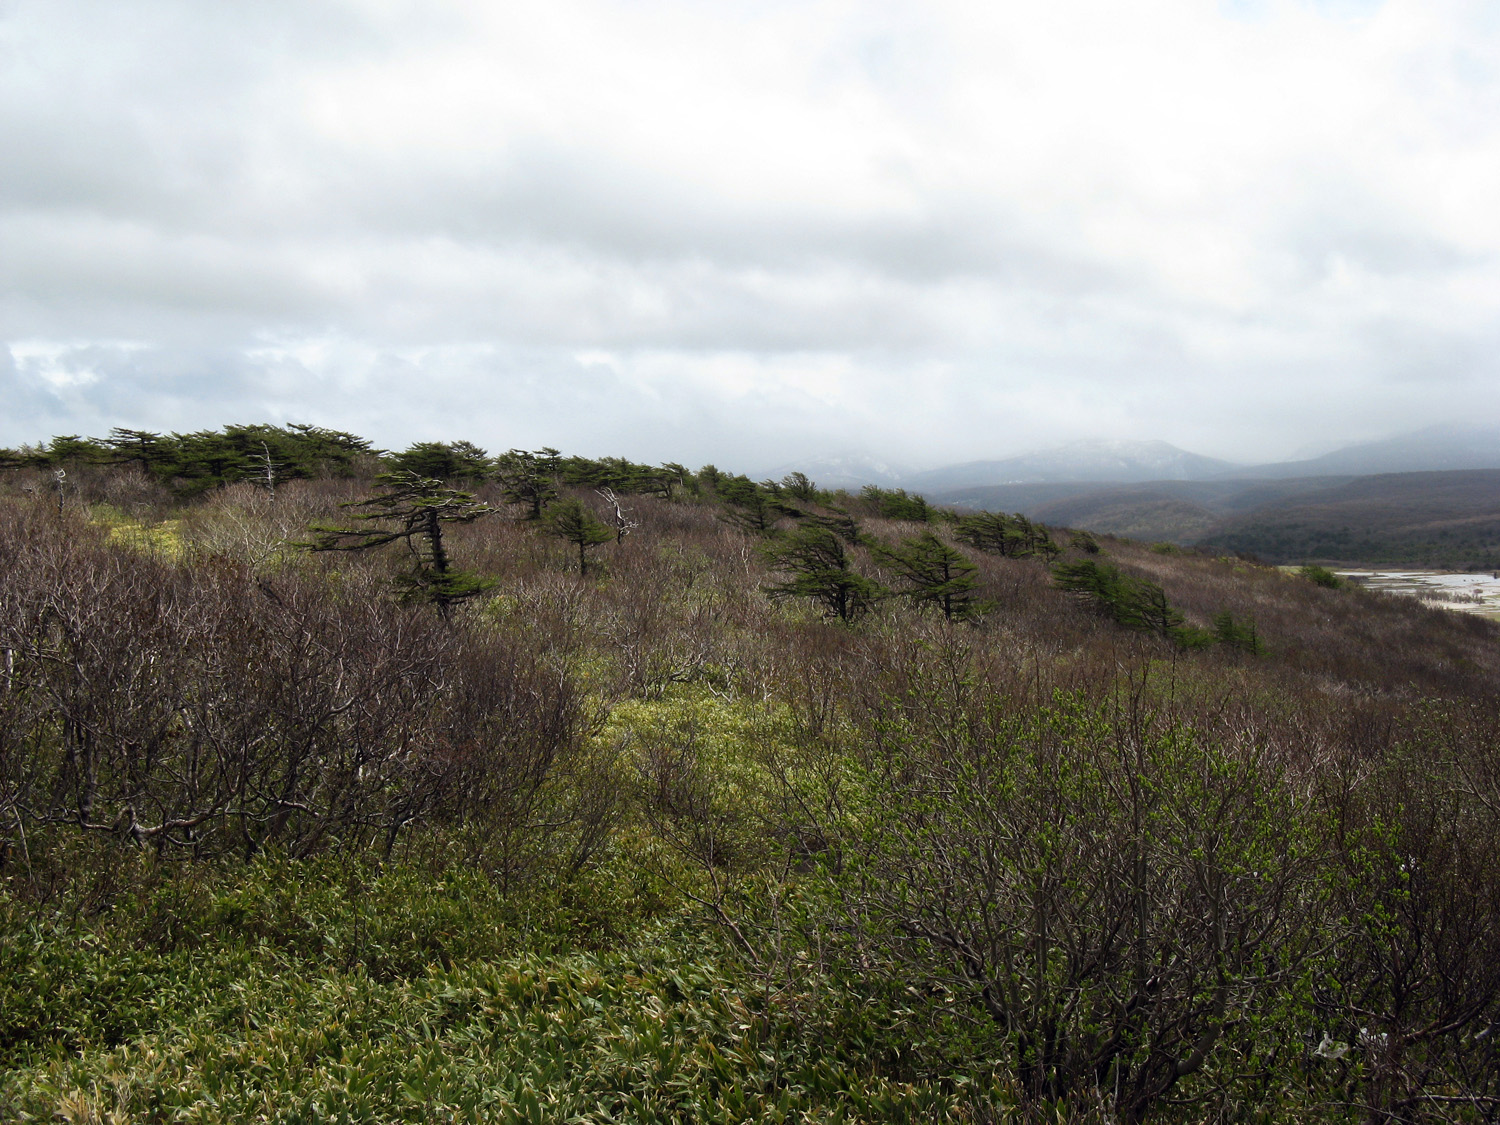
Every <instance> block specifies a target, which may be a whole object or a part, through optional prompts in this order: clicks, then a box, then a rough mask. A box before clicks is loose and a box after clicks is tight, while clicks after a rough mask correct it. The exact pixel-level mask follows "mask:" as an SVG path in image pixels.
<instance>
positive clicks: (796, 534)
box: [763, 524, 886, 622]
mask: <svg viewBox="0 0 1500 1125" xmlns="http://www.w3.org/2000/svg"><path fill="white" fill-rule="evenodd" d="M763 553H764V555H765V557H766V560H767V561H768V562H770V563H771V565H772V566H774V567H776V568H777V569H778V570H781V571H784V572H786V573H787V574H788V575H790V577H788V578H787V579H786V581H784V582H777V583H775V584H773V585H770V586H767V587H766V593H767V594H769V595H770V596H771V597H773V598H811V599H812V600H813V601H815V602H817V603H818V604H819V605H821V606H822V607H823V609H824V611H825V612H826V613H827V615H828V616H829V617H837V618H838V619H839V620H840V621H844V622H852V621H856V620H858V619H859V618H860V617H863V616H864V615H865V614H866V613H868V612H869V611H870V609H871V608H873V607H874V605H875V603H876V602H878V601H879V600H880V599H881V598H882V597H884V596H885V595H886V590H885V589H884V588H883V587H881V586H880V584H879V583H877V582H874V581H872V580H871V579H869V578H866V577H864V576H863V575H861V574H858V573H856V572H855V571H854V569H853V567H852V566H851V565H850V561H849V553H848V551H847V550H846V549H845V546H844V541H843V540H842V539H840V538H839V537H838V536H837V535H836V534H834V533H833V532H832V531H830V530H828V528H826V527H819V526H817V525H816V524H804V525H802V526H801V527H798V528H796V529H795V530H793V531H791V532H790V533H788V534H787V535H784V536H782V537H781V538H779V539H775V540H773V541H772V542H770V543H767V544H766V545H765V547H764V549H763Z"/></svg>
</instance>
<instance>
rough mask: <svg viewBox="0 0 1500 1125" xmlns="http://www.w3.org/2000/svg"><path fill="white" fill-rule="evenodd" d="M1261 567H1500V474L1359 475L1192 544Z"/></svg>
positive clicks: (1261, 509) (1266, 508)
mask: <svg viewBox="0 0 1500 1125" xmlns="http://www.w3.org/2000/svg"><path fill="white" fill-rule="evenodd" d="M1198 542H1199V543H1200V544H1201V545H1203V546H1206V547H1213V548H1220V549H1226V550H1231V551H1239V552H1244V553H1248V554H1254V555H1259V556H1260V557H1261V558H1263V559H1265V560H1267V561H1268V562H1278V563H1279V562H1308V561H1319V562H1336V563H1387V564H1389V563H1404V564H1409V565H1419V566H1439V567H1451V568H1458V569H1471V568H1478V569H1483V570H1493V569H1495V568H1496V567H1500V470H1494V469H1490V470H1478V469H1468V470H1449V471H1442V472H1422V473H1392V474H1383V475H1377V476H1361V477H1357V478H1355V479H1353V480H1350V481H1346V482H1345V483H1342V484H1339V485H1338V486H1337V487H1333V488H1327V489H1324V490H1322V491H1317V492H1305V493H1302V494H1301V495H1296V496H1286V497H1282V498H1281V499H1278V500H1275V501H1272V502H1270V503H1266V504H1262V505H1259V506H1258V507H1255V508H1253V509H1251V510H1250V511H1246V512H1242V513H1240V514H1237V515H1235V516H1233V517H1231V518H1229V519H1227V520H1225V521H1224V522H1223V523H1221V524H1220V525H1219V526H1218V527H1216V528H1214V529H1213V530H1212V531H1210V532H1209V533H1208V534H1207V535H1204V536H1202V537H1201V538H1199V539H1198Z"/></svg>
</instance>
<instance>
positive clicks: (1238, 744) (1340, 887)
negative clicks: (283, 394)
mask: <svg viewBox="0 0 1500 1125" xmlns="http://www.w3.org/2000/svg"><path fill="white" fill-rule="evenodd" d="M382 458H384V459H383V460H382ZM398 465H403V466H406V469H405V470H404V471H402V470H396V469H395V466H398ZM0 467H3V468H4V470H5V471H4V472H0V1061H3V1066H0V1119H3V1120H7V1121H8V1120H20V1121H26V1120H64V1121H110V1120H116V1121H125V1120H168V1119H170V1120H180V1121H205V1122H206V1121H220V1120H265V1121H275V1122H293V1121H312V1120H350V1121H355V1120H358V1121H371V1122H387V1121H413V1122H416V1121H421V1122H426V1121H447V1120H453V1121H491V1120H500V1121H510V1120H526V1121H553V1120H556V1121H577V1122H601V1123H602V1122H606V1121H658V1122H682V1123H687V1122H700V1121H726V1122H727V1121H733V1122H745V1121H812V1122H829V1123H832V1122H838V1121H844V1122H853V1121H882V1122H884V1121H910V1122H954V1123H964V1125H977V1123H998V1122H1013V1123H1015V1125H1035V1123H1037V1122H1042V1121H1045V1122H1049V1123H1068V1125H1085V1123H1089V1125H1101V1123H1103V1122H1142V1121H1151V1122H1157V1121H1160V1122H1169V1123H1174V1125H1188V1123H1197V1122H1205V1121H1225V1122H1228V1121H1242V1122H1272V1121H1319V1122H1323V1121H1330V1122H1348V1123H1350V1125H1352V1123H1354V1122H1382V1123H1386V1122H1424V1123H1425V1122H1434V1123H1436V1122H1475V1123H1478V1122H1485V1121H1493V1120H1494V1119H1495V1113H1496V1108H1497V1106H1500V1054H1497V1051H1500V1043H1497V1040H1500V1030H1497V1029H1500V851H1497V849H1500V704H1497V702H1496V701H1497V700H1500V630H1497V628H1496V626H1495V625H1494V624H1493V623H1492V622H1489V621H1486V620H1484V619H1482V618H1480V617H1477V616H1475V615H1467V614H1457V613H1451V612H1447V611H1443V610H1439V609H1436V608H1432V607H1430V606H1425V605H1422V604H1420V603H1419V602H1417V601H1416V600H1414V599H1407V600H1400V599H1397V598H1394V597H1390V596H1386V595H1380V594H1374V593H1371V594H1368V595H1365V594H1361V596H1358V597H1354V596H1332V595H1330V594H1329V593H1328V592H1327V591H1325V590H1322V589H1318V588H1317V587H1316V586H1315V585H1314V584H1312V583H1310V582H1304V581H1288V580H1287V578H1286V576H1285V575H1283V574H1282V573H1281V572H1279V571H1277V570H1274V569H1271V568H1269V567H1260V566H1256V565H1254V564H1252V563H1248V562H1246V561H1245V560H1236V559H1214V558H1210V557H1207V556H1205V555H1202V554H1199V553H1196V552H1191V551H1181V552H1171V553H1167V552H1157V551H1153V550H1152V549H1151V548H1150V547H1149V546H1147V545H1145V544H1137V543H1132V542H1130V541H1128V540H1120V539H1110V540H1109V541H1108V544H1107V546H1108V555H1107V557H1106V556H1105V555H1104V554H1103V552H1096V551H1093V550H1091V549H1090V546H1089V544H1090V540H1089V539H1088V538H1086V537H1083V536H1072V535H1070V534H1068V533H1066V532H1053V531H1049V530H1048V529H1046V528H1043V527H1040V526H1039V525H1036V524H1034V523H1030V522H1029V521H1026V520H1024V519H1023V518H1021V517H1018V516H1009V515H999V514H993V513H980V514H969V515H965V516H963V517H961V518H954V517H952V516H951V515H939V514H936V513H935V512H934V510H933V509H931V508H930V507H927V506H926V505H925V502H920V498H917V497H912V496H903V495H901V494H899V493H897V492H894V491H890V490H875V491H874V492H873V493H870V494H866V495H864V496H850V495H849V494H847V493H842V492H829V491H827V490H823V489H819V488H817V487H816V486H815V485H814V484H813V483H812V482H811V481H809V480H807V479H806V478H802V477H798V476H796V475H795V474H793V475H789V476H788V477H786V478H784V479H783V480H780V481H771V482H762V483H755V482H752V481H750V480H749V479H748V478H745V477H737V476H734V475H732V474H729V473H726V472H723V471H720V470H718V469H715V468H714V467H713V466H707V467H705V468H704V469H702V470H700V471H699V472H698V473H690V472H689V471H688V470H687V469H686V468H684V467H683V466H681V465H675V464H668V465H663V466H659V467H653V466H647V465H640V464H637V463H634V462H630V461H627V460H625V459H623V458H613V457H609V458H599V459H591V458H581V457H574V456H565V455H564V454H562V453H561V452H559V451H557V450H551V449H542V450H537V451H531V452H528V451H519V450H511V451H510V452H509V453H506V454H502V455H501V456H499V457H496V458H489V457H488V456H486V455H485V454H484V452H483V451H482V450H479V449H478V448H477V447H474V446H467V445H465V444H464V443H451V444H449V443H437V442H434V443H424V444H421V445H418V446H413V447H411V448H410V449H408V450H407V451H405V452H404V453H399V454H395V455H383V454H379V453H378V452H377V451H374V450H371V449H369V447H368V443H365V442H363V441H362V439H358V438H353V437H351V436H350V435H340V434H337V433H335V432H333V431H321V430H314V429H312V428H309V427H286V428H276V427H227V428H226V429H224V430H223V431H205V432H204V433H202V434H197V435H176V434H173V435H159V434H150V433H146V432H144V431H124V430H121V431H116V432H115V434H113V435H112V436H111V438H109V439H108V440H102V441H101V440H95V439H88V438H83V437H78V436H71V437H61V438H57V439H54V440H53V441H52V442H50V443H47V444H45V445H42V446H38V447H28V448H23V449H20V450H15V451H11V452H10V453H8V454H6V455H5V456H4V457H3V458H0ZM381 469H386V470H392V471H391V472H390V473H389V474H388V475H386V476H384V477H380V476H377V473H378V472H379V471H380V470H381ZM413 469H425V470H431V473H430V475H424V473H423V472H420V471H419V472H415V474H414V473H413V472H412V470H413ZM59 470H60V471H61V472H62V474H63V475H62V476H61V477H60V478H59V477H58V476H57V475H56V473H57V472H58V471H59ZM442 477H452V478H454V479H450V480H448V481H446V482H444V480H443V479H441V478H442ZM458 481H465V482H472V483H471V484H468V485H467V487H471V488H472V489H473V491H472V493H460V492H457V491H455V490H454V489H453V488H451V487H450V486H451V485H452V484H455V483H457V482H458ZM60 482H61V486H60V487H59V483H60ZM601 498H602V500H603V502H607V503H609V504H611V506H612V507H613V508H614V510H615V517H614V521H613V522H614V526H613V527H611V526H609V525H607V524H605V523H604V522H603V521H601V520H600V519H599V518H598V517H597V516H596V515H594V512H596V511H603V509H602V508H599V507H598V505H599V503H600V502H601ZM492 507H493V508H495V509H497V512H503V511H506V510H508V512H509V515H510V518H499V516H498V514H497V516H496V518H479V517H480V516H484V515H487V514H489V513H488V509H490V508H492ZM923 512H926V516H924V515H923ZM627 516H628V518H627ZM358 517H370V518H367V519H366V518H358ZM914 523H915V524H916V525H917V526H915V527H914V526H913V524H914ZM315 528H323V529H324V530H322V531H315V530H310V529H315ZM434 529H435V534H434V533H433V532H434ZM624 531H629V534H628V535H627V534H623V532H624ZM549 532H550V533H552V534H553V535H561V537H562V539H563V541H564V543H565V547H559V546H558V545H557V543H556V542H554V541H553V540H552V539H551V537H550V536H549ZM950 533H951V536H952V539H953V541H954V543H956V544H958V546H955V545H953V544H952V543H950V542H949V541H948V538H947V537H948V535H949V534H950ZM309 540H311V541H313V542H317V543H320V545H326V546H327V547H328V548H329V549H328V550H324V551H318V552H309V551H306V550H302V549H299V548H298V546H297V545H298V544H299V543H306V542H308V541H309ZM605 542H609V543H610V546H608V547H607V548H606V550H607V552H608V556H607V557H608V560H609V566H608V567H607V568H604V567H602V566H597V565H596V561H595V556H594V555H593V554H592V553H591V552H593V551H595V550H596V549H597V548H596V544H599V545H602V544H603V543H605ZM1059 543H1067V544H1068V545H1069V553H1068V554H1067V556H1066V557H1065V558H1064V559H1063V561H1061V562H1057V559H1058V556H1060V555H1061V553H1062V548H1061V547H1060V546H1059V545H1058V544H1059ZM1095 545H1096V546H1097V544H1095ZM362 546H367V547H370V548H383V549H370V550H357V549H353V548H357V547H362ZM334 548H349V549H334ZM575 551H576V553H577V555H578V558H577V560H576V564H577V565H574V563H573V562H572V561H570V560H572V559H573V555H574V552H575ZM460 562H461V563H462V566H463V567H465V568H472V572H469V571H464V570H460V569H458V564H459V563H460ZM1054 563H1056V565H1052V564H1054ZM467 573H472V574H483V575H485V576H486V577H485V579H484V583H483V586H484V588H483V589H480V588H479V586H480V584H479V583H478V582H477V580H476V583H475V585H474V586H473V587H472V588H471V587H460V586H458V585H452V586H443V585H442V584H441V581H450V582H453V583H457V582H459V580H460V577H461V576H463V575H465V574H467ZM443 575H447V576H448V577H447V579H443V578H442V576H443ZM877 575H878V576H880V577H882V578H883V579H884V580H886V581H888V582H889V583H890V585H891V586H892V587H895V589H894V590H886V589H884V588H883V587H881V586H880V585H879V584H877V583H876V581H875V580H874V577H873V576H877ZM897 595H901V596H897ZM414 601H415V602H418V603H437V604H438V605H439V608H440V609H442V610H443V611H444V612H443V613H442V614H437V613H434V612H432V607H431V605H429V604H412V603H413V602H414ZM778 603H790V604H778ZM980 606H982V607H983V612H978V607H980ZM809 607H811V608H810V609H809ZM934 609H936V610H937V612H934ZM820 614H821V617H822V618H824V619H823V620H820V619H819V616H820ZM855 622H858V627H856V628H851V627H847V626H849V625H851V624H853V623H855ZM1252 657H1253V658H1252Z"/></svg>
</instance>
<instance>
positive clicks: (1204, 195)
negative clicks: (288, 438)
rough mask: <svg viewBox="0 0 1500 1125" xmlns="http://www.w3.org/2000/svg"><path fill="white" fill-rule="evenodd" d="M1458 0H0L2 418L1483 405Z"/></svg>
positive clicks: (1230, 452) (1471, 35) (737, 416)
mask: <svg viewBox="0 0 1500 1125" xmlns="http://www.w3.org/2000/svg"><path fill="white" fill-rule="evenodd" d="M1497 62H1500V26H1497V21H1496V20H1495V19H1494V18H1493V17H1492V16H1491V15H1489V14H1487V10H1486V6H1485V5H1484V4H1483V3H1480V2H1479V0H1435V2H1434V0H1385V2H1384V3H1374V2H1362V3H1358V4H1347V3H1341V4H1327V3H1316V4H1314V3H1299V2H1294V0H1287V2H1286V3H1278V4H1264V5H1262V4H1254V5H1244V4H1242V5H1234V6H1225V7H1222V8H1219V9H1215V7H1214V6H1212V5H1203V4H1201V3H1198V2H1197V0H1147V2H1145V3H1142V4H1139V5H1118V4H1115V3H1110V2H1106V0H1065V2H1063V3H1059V4H1054V5H1046V6H1038V5H1023V4H1020V3H1015V4H1009V3H1007V4H1001V5H990V4H983V5H981V4H977V3H972V2H969V0H933V2H931V3H923V4H916V3H914V2H906V0H887V2H876V0H871V2H869V3H863V4H857V5H855V6H853V7H852V8H849V7H846V6H839V5H825V4H821V3H812V4H797V5H792V4H785V5H782V4H757V5H750V4H745V5H737V4H727V5H714V6H710V7H699V8H695V7H692V6H681V5H676V4H673V3H669V2H667V0H646V2H643V3H642V2H635V3H629V4H626V3H623V2H619V0H554V2H552V3H548V4H546V5H543V4H541V3H535V4H532V3H521V4H516V5H505V6H488V5H468V4H464V3H460V2H458V0H454V2H452V3H445V4H436V5H434V4H420V5H418V4H414V3H406V2H405V0H323V2H320V3H318V2H315V3H306V2H303V3H290V2H286V3H267V4H257V5H249V6H246V5H240V6H215V5H208V6H205V5H202V4H193V3H188V2H186V0H181V2H173V0H143V2H142V3H139V4H132V5H131V6H129V8H128V9H126V8H122V7H121V6H119V5H110V4H105V3H102V2H97V0H92V2H91V0H50V2H47V3H42V2H40V0H14V2H12V3H10V4H9V5H8V6H6V7H5V8H3V9H0V146H3V151H4V153H5V158H4V159H3V160H0V341H8V345H9V346H8V348H5V349H0V390H3V394H4V405H5V410H4V412H3V418H0V442H8V443H14V442H19V441H26V440H36V439H38V438H41V437H45V436H47V435H48V434H51V433H54V432H74V431H84V432H93V433H102V432H104V431H105V430H107V429H108V428H109V427H110V426H114V425H131V426H148V427H152V428H161V429H185V428H193V427H197V426H209V425H216V424H220V423H223V422H228V421H234V420H254V419H260V418H265V419H270V420H278V421H285V420H309V421H315V422H319V423H322V424H326V425H332V426H337V427H339V428H344V429H353V430H358V431H361V432H365V433H368V434H370V435H371V436H372V437H374V438H375V439H376V440H377V441H379V442H383V443H386V444H393V445H399V444H404V443H405V442H407V441H410V440H415V439H419V438H428V437H441V436H455V437H456V436H462V437H467V438H469V439H471V440H475V441H478V442H480V443H481V444H486V445H489V446H491V447H499V448H503V447H506V446H510V445H526V444H539V443H542V442H550V443H552V444H555V445H559V446H564V447H567V448H570V449H581V450H585V451H594V452H621V453H625V454H627V455H631V456H639V457H647V458H653V459H657V458H668V457H670V458H674V459H683V460H693V459H695V458H696V459H702V460H707V459H715V460H719V461H721V462H726V463H734V462H741V463H747V464H751V463H753V464H766V463H771V462H774V461H777V460H785V459H788V458H792V457H795V456H797V455H799V454H801V453H804V452H811V451H815V450H820V449H827V448H834V447H847V446H854V445H863V446H870V447H876V448H881V449H884V450H887V451H889V453H891V454H892V455H894V456H898V457H904V458H908V459H911V460H914V461H917V462H934V461H939V460H950V459H960V458H964V457H991V456H1000V455H1004V454H1007V453H1012V452H1016V451H1018V450H1019V449H1022V448H1025V447H1028V446H1035V445H1040V444H1045V443H1047V442H1051V441H1061V440H1066V439H1071V438H1074V437H1078V436H1091V435H1101V436H1104V435H1111V436H1130V437H1164V438H1167V439H1168V440H1172V441H1176V442H1178V443H1179V444H1185V445H1189V446H1191V447H1195V448H1199V449H1201V450H1203V451H1204V452H1209V453H1216V454H1220V455H1224V456H1230V457H1236V456H1238V457H1244V458H1255V459H1259V458H1262V457H1267V456H1276V455H1281V454H1287V453H1291V452H1292V451H1293V450H1295V449H1297V448H1300V447H1302V446H1305V445H1307V444H1309V443H1311V442H1314V441H1319V442H1324V441H1327V440H1328V437H1329V435H1330V434H1338V435H1341V436H1344V437H1347V438H1348V439H1350V440H1354V439H1359V438H1366V437H1371V436H1377V435H1379V434H1380V433H1383V432H1387V431H1392V430H1397V429H1402V428H1412V427H1415V426H1417V425H1421V424H1425V423H1430V422H1435V421H1441V420H1444V419H1446V418H1452V417H1464V418H1472V417H1473V416H1474V414H1475V413H1480V414H1487V415H1488V416H1489V417H1491V418H1494V417H1496V416H1497V415H1500V405H1497V400H1496V397H1495V391H1496V389H1497V388H1496V376H1497V370H1496V360H1495V358H1494V357H1495V356H1496V355H1497V351H1496V348H1495V344H1496V343H1497V341H1496V335H1497V329H1496V325H1497V324H1500V217H1497V216H1496V215H1495V213H1494V208H1493V203H1492V200H1493V199H1494V198H1495V196H1496V194H1497V193H1500V159H1497V156H1500V112H1497V111H1500V77H1497V75H1500V67H1497V66H1496V63H1497Z"/></svg>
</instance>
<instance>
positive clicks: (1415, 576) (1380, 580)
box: [1336, 570, 1500, 620]
mask: <svg viewBox="0 0 1500 1125" xmlns="http://www.w3.org/2000/svg"><path fill="white" fill-rule="evenodd" d="M1336 573H1337V574H1338V575H1339V577H1340V578H1347V579H1348V580H1349V581H1351V582H1353V583H1355V584H1357V585H1360V586H1363V587H1365V588H1366V589H1369V590H1384V591H1386V592H1387V593H1391V594H1405V595H1407V596H1408V597H1415V598H1421V599H1422V600H1423V601H1425V602H1427V603H1428V604H1430V605H1435V606H1441V607H1442V608H1444V609H1456V610H1458V611H1460V612H1462V613H1478V614H1481V615H1482V616H1485V617H1492V618H1495V619H1497V620H1500V574H1493V573H1490V572H1480V573H1469V574H1464V573H1453V572H1450V571H1442V570H1340V571H1337V572H1336Z"/></svg>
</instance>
